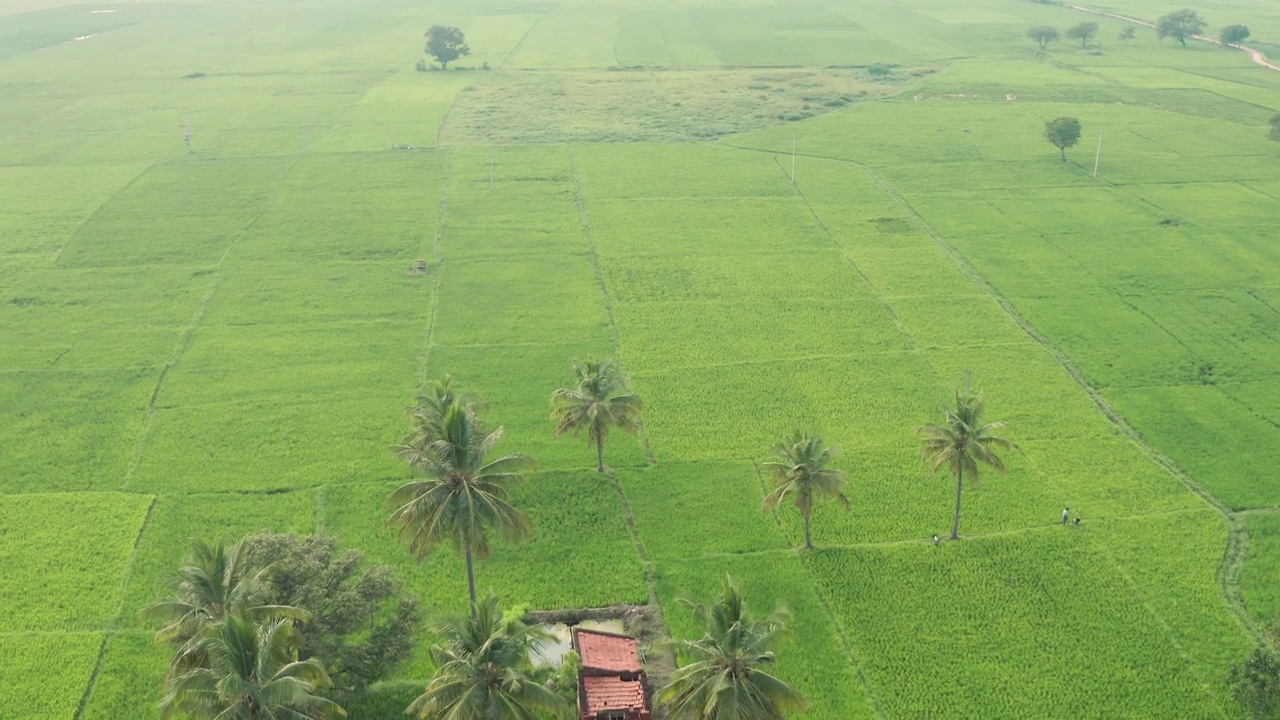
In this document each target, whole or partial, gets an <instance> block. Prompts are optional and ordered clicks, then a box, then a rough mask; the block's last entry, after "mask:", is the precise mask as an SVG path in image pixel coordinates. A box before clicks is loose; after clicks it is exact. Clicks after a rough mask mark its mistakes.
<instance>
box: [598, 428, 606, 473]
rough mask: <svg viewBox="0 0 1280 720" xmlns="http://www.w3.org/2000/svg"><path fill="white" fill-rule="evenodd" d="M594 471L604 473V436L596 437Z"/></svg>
mask: <svg viewBox="0 0 1280 720" xmlns="http://www.w3.org/2000/svg"><path fill="white" fill-rule="evenodd" d="M596 470H597V471H598V472H604V436H603V435H597V436H596Z"/></svg>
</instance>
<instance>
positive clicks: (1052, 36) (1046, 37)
mask: <svg viewBox="0 0 1280 720" xmlns="http://www.w3.org/2000/svg"><path fill="white" fill-rule="evenodd" d="M1027 37H1029V38H1031V39H1032V40H1035V41H1036V42H1038V43H1040V49H1041V50H1044V49H1045V48H1047V47H1049V43H1051V42H1053V41H1054V40H1057V39H1058V31H1057V29H1056V28H1051V27H1049V26H1048V25H1043V26H1041V27H1033V28H1031V29H1030V30H1028V31H1027Z"/></svg>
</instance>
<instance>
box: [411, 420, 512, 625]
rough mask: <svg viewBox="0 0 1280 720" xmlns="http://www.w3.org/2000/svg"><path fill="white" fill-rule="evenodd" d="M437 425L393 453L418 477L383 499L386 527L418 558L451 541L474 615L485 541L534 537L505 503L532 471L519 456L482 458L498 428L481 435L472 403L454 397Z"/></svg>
mask: <svg viewBox="0 0 1280 720" xmlns="http://www.w3.org/2000/svg"><path fill="white" fill-rule="evenodd" d="M442 410H443V412H442V413H441V414H440V417H439V419H438V424H437V425H436V426H435V427H434V428H429V429H427V430H424V431H423V434H424V437H425V440H424V442H422V443H419V444H414V443H413V442H409V441H410V440H412V439H413V437H412V436H413V433H410V436H409V437H406V442H405V444H403V445H400V446H398V447H396V448H394V450H395V451H396V455H397V456H398V457H399V458H400V459H402V460H404V461H405V462H407V463H408V464H409V466H410V467H412V468H413V469H414V470H415V471H417V472H420V473H422V474H423V475H425V476H426V477H425V479H423V480H414V481H412V482H409V483H406V484H405V485H403V486H401V487H400V489H398V490H396V491H395V492H394V493H392V494H391V496H390V498H388V502H389V503H390V505H391V506H392V507H393V508H394V511H393V512H392V513H391V517H390V518H389V519H388V520H387V524H388V525H398V526H400V528H401V529H400V539H401V540H405V539H407V540H409V541H410V550H411V551H412V552H413V553H414V554H416V555H417V556H418V560H419V561H421V560H424V559H425V558H426V557H427V555H429V554H431V552H432V551H433V550H435V549H436V547H437V546H438V545H440V544H441V543H450V544H452V545H453V547H454V550H456V551H458V552H460V553H462V554H463V555H464V556H465V557H466V561H467V590H468V591H469V593H470V596H471V612H472V614H473V615H474V614H475V612H476V577H475V565H474V559H475V557H477V556H478V557H480V558H481V559H485V558H487V557H489V555H490V553H491V552H492V545H491V542H490V537H491V536H492V535H496V536H497V537H499V538H501V539H503V540H507V541H513V542H514V541H518V540H520V539H522V538H524V537H525V536H527V535H529V534H530V533H532V532H533V522H532V521H531V520H530V519H529V518H528V516H526V515H525V514H524V513H522V512H520V511H519V510H517V509H516V508H515V507H514V506H513V505H512V504H511V494H510V491H509V490H508V487H509V486H511V485H514V484H518V483H521V482H523V481H524V473H525V472H527V471H528V470H531V469H532V468H533V465H534V463H533V460H532V459H531V458H529V457H528V456H525V455H520V454H514V453H513V454H510V455H503V456H502V457H499V458H497V459H496V460H489V459H488V456H489V455H490V453H491V452H492V451H493V449H494V446H496V445H497V444H498V441H499V440H500V439H502V428H501V427H499V428H498V429H496V430H494V431H493V432H486V430H485V427H484V424H483V423H482V422H481V421H480V419H479V418H478V417H476V413H475V408H474V405H473V404H472V403H470V402H464V401H460V400H458V399H456V398H455V399H454V400H452V401H449V402H448V403H447V404H445V405H443V406H442Z"/></svg>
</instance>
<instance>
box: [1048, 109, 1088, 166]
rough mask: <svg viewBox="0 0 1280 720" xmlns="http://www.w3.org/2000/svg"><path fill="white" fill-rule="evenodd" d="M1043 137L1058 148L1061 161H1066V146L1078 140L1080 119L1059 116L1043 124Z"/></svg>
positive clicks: (1074, 143) (1072, 145)
mask: <svg viewBox="0 0 1280 720" xmlns="http://www.w3.org/2000/svg"><path fill="white" fill-rule="evenodd" d="M1044 137H1045V139H1046V140H1048V141H1049V142H1051V143H1053V146H1054V147H1056V148H1058V152H1059V153H1060V154H1061V155H1062V162H1066V161H1067V148H1069V147H1075V145H1076V143H1078V142H1080V121H1079V120H1077V119H1075V118H1073V117H1060V118H1056V119H1054V120H1050V121H1049V122H1047V123H1045V124H1044Z"/></svg>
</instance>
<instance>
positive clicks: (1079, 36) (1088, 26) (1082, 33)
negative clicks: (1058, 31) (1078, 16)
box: [1067, 22, 1098, 47]
mask: <svg viewBox="0 0 1280 720" xmlns="http://www.w3.org/2000/svg"><path fill="white" fill-rule="evenodd" d="M1097 34H1098V23H1096V22H1082V23H1080V24H1078V25H1072V26H1071V27H1070V28H1068V29H1067V37H1069V38H1073V39H1076V40H1079V41H1080V47H1089V40H1091V39H1092V38H1093V36H1094V35H1097Z"/></svg>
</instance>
